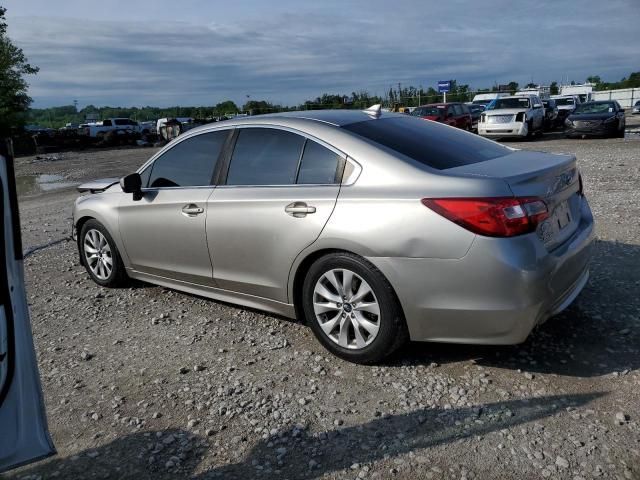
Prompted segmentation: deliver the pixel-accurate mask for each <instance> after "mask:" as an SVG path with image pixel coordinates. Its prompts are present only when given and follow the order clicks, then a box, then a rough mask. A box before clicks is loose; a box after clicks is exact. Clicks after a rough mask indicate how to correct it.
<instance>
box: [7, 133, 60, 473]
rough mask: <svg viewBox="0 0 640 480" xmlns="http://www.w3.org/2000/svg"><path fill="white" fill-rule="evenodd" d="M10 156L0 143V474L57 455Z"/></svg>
mask: <svg viewBox="0 0 640 480" xmlns="http://www.w3.org/2000/svg"><path fill="white" fill-rule="evenodd" d="M11 157H12V155H11V154H10V152H9V149H8V148H7V145H6V144H5V143H4V142H2V144H1V145H0V208H1V209H2V224H1V227H0V260H2V262H0V473H2V472H5V471H7V470H9V469H12V468H14V467H18V466H20V465H25V464H27V463H30V462H32V461H35V460H40V459H43V458H46V457H48V456H50V455H53V454H54V453H55V448H54V446H53V443H52V442H51V437H50V436H49V432H48V429H47V418H46V415H45V410H44V399H43V398H42V388H41V386H40V376H39V374H38V362H37V359H36V353H35V350H34V347H33V339H32V336H31V325H30V321H29V309H28V306H27V296H26V289H25V286H24V271H23V259H22V242H21V241H20V220H19V216H18V199H17V196H16V184H15V176H14V170H13V162H12V158H11Z"/></svg>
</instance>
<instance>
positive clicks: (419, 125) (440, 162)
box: [342, 117, 510, 170]
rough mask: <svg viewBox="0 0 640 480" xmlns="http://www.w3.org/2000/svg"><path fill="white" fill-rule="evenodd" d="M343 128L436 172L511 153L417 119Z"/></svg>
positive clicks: (368, 122)
mask: <svg viewBox="0 0 640 480" xmlns="http://www.w3.org/2000/svg"><path fill="white" fill-rule="evenodd" d="M342 128H344V129H345V130H349V131H350V132H353V133H355V134H358V135H360V136H361V137H364V138H366V139H368V140H372V141H373V142H375V143H377V144H379V145H382V146H384V147H387V148H390V149H391V150H395V151H396V152H399V153H401V154H403V155H406V156H407V157H409V158H411V159H413V160H415V161H417V162H420V163H421V164H423V165H426V166H428V167H431V168H436V169H438V170H445V169H447V168H455V167H460V166H462V165H471V164H472V163H478V162H483V161H485V160H491V159H492V158H497V157H502V156H504V155H507V154H508V153H510V150H509V149H508V148H506V147H503V146H502V145H500V144H498V143H495V142H492V141H490V140H486V139H484V138H482V137H479V136H477V135H471V134H469V133H466V132H463V131H461V130H458V129H455V128H451V127H448V126H445V125H441V124H438V123H436V122H429V121H427V120H421V119H418V118H411V117H394V118H383V119H378V120H366V121H364V122H357V123H351V124H348V125H344V126H343V127H342Z"/></svg>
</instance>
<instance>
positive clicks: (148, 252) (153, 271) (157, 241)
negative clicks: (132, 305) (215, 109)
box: [118, 130, 230, 285]
mask: <svg viewBox="0 0 640 480" xmlns="http://www.w3.org/2000/svg"><path fill="white" fill-rule="evenodd" d="M229 132H230V130H217V131H213V132H205V133H197V134H192V135H190V136H188V137H187V138H185V139H183V140H181V141H180V142H178V143H175V144H174V145H173V146H171V147H170V148H169V149H168V150H165V151H163V152H161V153H160V155H159V156H158V157H157V158H155V159H154V160H153V162H152V163H151V164H150V165H149V166H148V167H146V168H145V169H144V171H143V172H142V173H141V176H142V178H143V183H142V185H143V190H142V192H143V195H142V198H141V199H136V198H135V197H134V196H132V195H128V194H124V195H123V197H122V200H121V202H120V205H119V208H118V215H119V227H120V235H121V238H122V242H123V244H124V250H125V253H126V255H127V257H128V259H129V262H130V265H131V268H133V269H134V270H135V271H137V272H141V273H143V274H149V275H154V276H157V277H164V278H171V279H175V280H180V281H185V282H190V283H196V284H202V285H211V284H212V282H213V281H212V276H213V269H212V265H211V259H210V255H209V248H208V246H207V240H206V233H205V224H206V221H207V215H208V212H207V200H208V199H209V196H210V195H211V193H212V192H213V191H214V188H215V187H214V186H213V176H214V171H215V167H216V164H217V160H218V157H219V155H220V152H221V151H222V149H223V146H224V143H225V141H226V139H227V137H228V135H229Z"/></svg>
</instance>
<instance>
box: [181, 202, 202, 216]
mask: <svg viewBox="0 0 640 480" xmlns="http://www.w3.org/2000/svg"><path fill="white" fill-rule="evenodd" d="M203 212H204V208H202V207H199V206H198V205H196V204H195V203H190V204H189V205H185V206H184V207H182V214H183V215H186V216H187V217H195V216H196V215H200V214H201V213H203Z"/></svg>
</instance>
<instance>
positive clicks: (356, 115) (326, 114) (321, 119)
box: [189, 110, 406, 131]
mask: <svg viewBox="0 0 640 480" xmlns="http://www.w3.org/2000/svg"><path fill="white" fill-rule="evenodd" d="M393 117H400V118H404V117H406V114H402V113H393V112H385V111H381V112H380V115H379V116H378V117H376V116H374V115H371V114H369V113H367V112H365V111H364V110H300V111H293V112H280V113H267V114H264V115H252V116H247V117H235V118H232V119H230V120H224V121H222V122H216V123H209V124H206V125H202V126H200V127H196V128H194V129H192V130H189V131H199V130H206V129H208V128H210V127H211V126H212V125H219V126H223V125H229V126H236V125H238V126H239V125H251V124H262V123H270V124H274V125H277V123H278V119H282V120H294V121H295V120H298V121H302V122H318V123H324V124H328V125H332V126H335V127H342V126H344V125H349V124H351V123H358V122H366V121H369V120H376V119H381V118H382V119H384V118H393ZM287 123H291V122H290V121H289V122H287Z"/></svg>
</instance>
